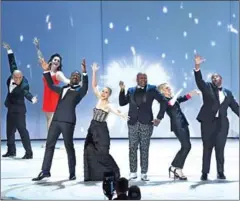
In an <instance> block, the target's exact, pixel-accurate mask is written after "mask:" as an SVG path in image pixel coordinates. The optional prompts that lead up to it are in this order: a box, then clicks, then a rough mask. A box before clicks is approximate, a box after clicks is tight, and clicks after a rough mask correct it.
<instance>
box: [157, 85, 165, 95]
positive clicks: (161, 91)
mask: <svg viewBox="0 0 240 201" xmlns="http://www.w3.org/2000/svg"><path fill="white" fill-rule="evenodd" d="M166 85H167V83H162V84H160V85H158V87H157V89H158V91H159V92H160V93H161V94H162V93H163V89H164V87H165V86H166Z"/></svg>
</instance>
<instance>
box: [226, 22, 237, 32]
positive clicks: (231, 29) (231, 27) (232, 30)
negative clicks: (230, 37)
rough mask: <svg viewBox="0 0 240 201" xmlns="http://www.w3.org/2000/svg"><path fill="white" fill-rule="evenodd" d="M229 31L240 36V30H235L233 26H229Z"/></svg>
mask: <svg viewBox="0 0 240 201" xmlns="http://www.w3.org/2000/svg"><path fill="white" fill-rule="evenodd" d="M228 31H230V32H232V33H235V34H238V30H237V29H235V28H234V27H233V25H232V24H230V25H228Z"/></svg>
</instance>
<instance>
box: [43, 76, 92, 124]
mask: <svg viewBox="0 0 240 201" xmlns="http://www.w3.org/2000/svg"><path fill="white" fill-rule="evenodd" d="M43 75H44V77H45V79H46V81H47V83H48V86H49V88H50V89H51V90H53V91H55V92H56V93H58V94H59V95H60V96H59V99H58V104H57V107H56V110H55V112H54V115H53V121H60V122H66V123H71V124H74V125H75V124H76V111H75V108H76V106H77V105H78V104H79V103H80V101H81V100H82V98H83V97H84V96H85V95H86V94H87V91H88V76H87V75H84V76H83V84H82V87H80V86H79V85H78V86H77V87H73V88H72V89H69V90H67V92H66V94H65V96H64V97H63V98H62V93H63V91H64V89H65V88H68V87H70V85H66V86H63V87H60V86H56V85H54V83H53V80H52V77H51V74H50V73H49V72H48V73H44V74H43Z"/></svg>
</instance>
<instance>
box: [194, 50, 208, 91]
mask: <svg viewBox="0 0 240 201" xmlns="http://www.w3.org/2000/svg"><path fill="white" fill-rule="evenodd" d="M204 61H205V59H204V58H202V57H200V56H198V55H196V56H195V69H194V76H195V81H196V84H197V87H198V89H199V90H201V91H203V90H204V89H205V88H206V87H207V83H206V82H205V81H204V80H203V78H202V73H201V71H200V64H201V63H203V62H204Z"/></svg>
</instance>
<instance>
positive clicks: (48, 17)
mask: <svg viewBox="0 0 240 201" xmlns="http://www.w3.org/2000/svg"><path fill="white" fill-rule="evenodd" d="M49 19H50V15H47V16H46V23H48V22H49Z"/></svg>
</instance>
